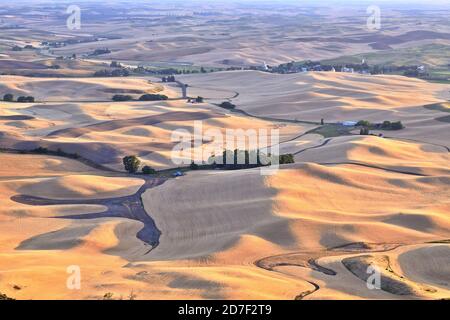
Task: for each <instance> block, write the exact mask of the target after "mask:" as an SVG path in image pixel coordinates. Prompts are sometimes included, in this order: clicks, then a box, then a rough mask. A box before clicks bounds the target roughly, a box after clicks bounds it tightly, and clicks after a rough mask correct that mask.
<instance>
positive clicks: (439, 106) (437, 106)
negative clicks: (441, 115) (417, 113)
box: [424, 102, 450, 112]
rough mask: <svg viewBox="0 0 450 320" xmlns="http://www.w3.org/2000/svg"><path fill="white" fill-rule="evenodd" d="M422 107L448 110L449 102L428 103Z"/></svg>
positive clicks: (449, 107)
mask: <svg viewBox="0 0 450 320" xmlns="http://www.w3.org/2000/svg"><path fill="white" fill-rule="evenodd" d="M424 108H425V109H428V110H434V111H441V112H450V102H444V103H434V104H429V105H426V106H424Z"/></svg>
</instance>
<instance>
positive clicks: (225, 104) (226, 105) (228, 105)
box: [220, 101, 236, 109]
mask: <svg viewBox="0 0 450 320" xmlns="http://www.w3.org/2000/svg"><path fill="white" fill-rule="evenodd" d="M220 106H221V107H222V108H225V109H234V108H236V105H234V104H232V103H231V102H229V101H224V102H222V103H221V104H220Z"/></svg>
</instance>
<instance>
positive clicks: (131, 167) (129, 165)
mask: <svg viewBox="0 0 450 320" xmlns="http://www.w3.org/2000/svg"><path fill="white" fill-rule="evenodd" d="M122 162H123V165H124V167H125V170H126V171H127V172H128V173H132V174H134V173H137V172H138V171H139V168H140V166H141V160H139V158H138V157H136V156H126V157H124V158H123V159H122ZM142 173H143V174H155V173H157V171H156V170H155V169H153V168H152V167H150V166H144V167H142Z"/></svg>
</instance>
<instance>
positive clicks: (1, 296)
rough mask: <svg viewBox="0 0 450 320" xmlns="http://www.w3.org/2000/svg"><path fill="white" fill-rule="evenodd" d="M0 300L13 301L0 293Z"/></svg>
mask: <svg viewBox="0 0 450 320" xmlns="http://www.w3.org/2000/svg"><path fill="white" fill-rule="evenodd" d="M0 300H15V299H13V298H10V297H8V296H7V295H6V294H3V293H0Z"/></svg>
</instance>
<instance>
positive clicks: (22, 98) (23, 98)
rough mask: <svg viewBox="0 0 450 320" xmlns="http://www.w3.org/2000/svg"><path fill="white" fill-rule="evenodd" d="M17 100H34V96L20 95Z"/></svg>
mask: <svg viewBox="0 0 450 320" xmlns="http://www.w3.org/2000/svg"><path fill="white" fill-rule="evenodd" d="M17 102H34V97H32V96H28V97H25V96H21V97H18V98H17Z"/></svg>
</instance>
